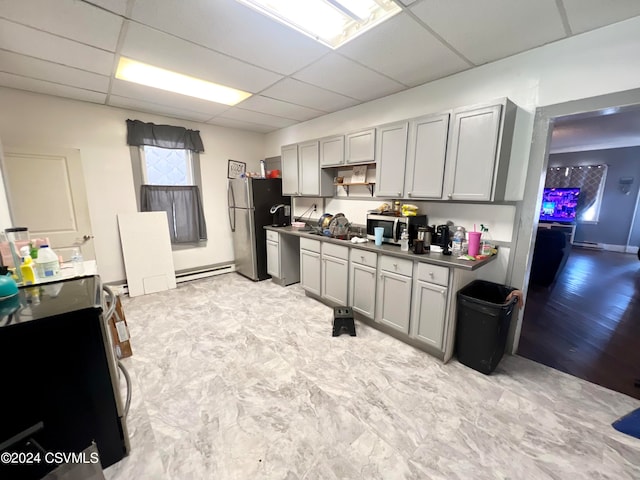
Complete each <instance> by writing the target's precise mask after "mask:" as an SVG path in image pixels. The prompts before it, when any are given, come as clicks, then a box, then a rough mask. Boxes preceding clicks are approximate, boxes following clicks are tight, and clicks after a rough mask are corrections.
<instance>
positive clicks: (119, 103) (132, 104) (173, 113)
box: [107, 95, 211, 122]
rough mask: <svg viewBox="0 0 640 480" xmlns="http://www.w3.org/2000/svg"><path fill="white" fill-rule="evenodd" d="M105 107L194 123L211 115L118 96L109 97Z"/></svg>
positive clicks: (203, 120) (202, 120) (205, 119)
mask: <svg viewBox="0 0 640 480" xmlns="http://www.w3.org/2000/svg"><path fill="white" fill-rule="evenodd" d="M107 105H110V106H112V107H119V108H126V109H128V110H137V111H139V112H148V113H156V114H158V115H165V116H167V117H174V118H182V119H185V120H191V121H196V122H205V121H207V120H208V119H209V118H211V115H209V114H207V113H200V112H193V111H191V110H183V109H180V108H176V107H168V106H166V105H159V104H157V103H151V102H145V101H143V100H139V99H137V98H127V97H121V96H119V95H110V96H109V100H108V102H107Z"/></svg>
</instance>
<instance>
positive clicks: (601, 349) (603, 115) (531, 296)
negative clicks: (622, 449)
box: [518, 105, 640, 399]
mask: <svg viewBox="0 0 640 480" xmlns="http://www.w3.org/2000/svg"><path fill="white" fill-rule="evenodd" d="M550 130H551V131H552V133H551V143H550V145H549V148H548V153H549V155H548V161H547V163H546V164H545V167H544V169H543V171H544V173H543V175H544V176H545V187H546V188H548V189H551V188H554V187H557V188H560V189H562V188H565V189H571V188H576V189H577V188H580V191H579V195H580V197H582V198H580V200H579V202H578V206H577V211H576V212H575V213H576V218H575V220H573V218H570V217H572V212H571V211H570V210H571V208H572V207H571V201H570V199H569V200H566V199H565V200H561V201H560V202H559V203H563V202H564V203H565V204H566V205H563V206H562V207H561V208H560V206H558V205H555V206H556V207H557V210H556V213H557V217H553V215H552V214H551V210H552V209H553V207H554V201H555V199H556V197H550V198H547V197H546V196H545V195H546V193H545V195H543V196H542V202H541V203H540V205H539V208H542V206H543V205H544V204H545V202H546V205H547V212H546V213H547V214H550V215H551V217H552V218H547V221H544V220H543V219H542V217H540V221H539V224H538V230H537V233H534V235H535V246H534V253H533V259H532V265H531V274H530V277H529V289H528V292H527V305H526V307H525V311H524V318H523V322H522V329H521V335H520V340H519V345H518V354H519V355H521V356H524V357H526V358H529V359H532V360H535V361H537V362H540V363H543V364H545V365H548V366H550V367H553V368H556V369H558V370H561V371H564V372H566V373H569V374H571V375H574V376H576V377H579V378H582V379H585V380H588V381H590V382H593V383H597V384H600V385H602V386H604V387H607V388H610V389H613V390H616V391H619V392H622V393H625V394H627V395H630V396H633V397H635V398H639V399H640V384H638V382H640V348H639V346H640V321H639V320H640V261H639V257H638V246H639V245H640V205H639V201H640V188H639V183H640V105H634V106H626V107H620V108H606V109H599V110H595V111H589V112H585V113H579V114H573V115H566V116H561V117H556V118H554V119H553V121H552V123H551V125H550ZM598 170H599V171H598ZM561 210H562V211H561ZM567 210H569V211H568V212H567ZM553 220H558V221H553ZM549 230H552V231H553V232H550V231H549Z"/></svg>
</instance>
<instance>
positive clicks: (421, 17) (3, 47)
mask: <svg viewBox="0 0 640 480" xmlns="http://www.w3.org/2000/svg"><path fill="white" fill-rule="evenodd" d="M398 3H399V4H400V5H401V7H402V12H401V13H400V14H398V15H396V16H395V17H393V18H392V19H391V20H390V21H388V22H386V23H384V24H382V25H380V26H378V27H377V28H374V29H372V30H370V31H369V32H366V33H364V34H363V35H361V36H359V37H357V38H356V39H355V40H353V41H351V42H350V43H347V44H346V45H344V46H342V47H341V48H339V49H337V50H331V49H329V48H327V47H325V46H323V45H321V44H319V43H316V42H315V41H313V40H312V39H310V38H308V37H306V36H304V35H302V34H300V33H298V32H296V31H293V30H290V29H288V28H286V27H284V26H282V25H280V24H279V23H276V22H275V21H273V20H272V19H269V18H267V17H264V16H262V15H260V14H259V13H257V12H255V11H254V10H252V9H250V8H247V7H245V6H244V5H241V4H240V3H237V2H236V1H234V0H181V1H178V0H84V1H83V0H55V1H53V0H0V86H5V87H9V88H15V89H20V90H27V91H33V92H38V93H43V94H48V95H55V96H59V97H66V98H72V99H76V100H81V101H86V102H92V103H98V104H104V105H111V106H115V107H122V108H126V109H132V110H137V111H141V112H149V113H157V114H161V115H166V116H169V117H174V118H179V119H186V120H193V121H198V122H205V123H210V124H215V125H222V126H229V127H233V128H240V129H244V130H249V131H255V132H270V131H272V130H276V129H279V128H283V127H287V126H289V125H293V124H295V123H298V122H302V121H305V120H309V119H311V118H314V117H318V116H321V115H325V114H327V113H330V112H333V111H336V110H341V109H343V108H347V107H350V106H353V105H357V104H359V103H362V102H366V101H369V100H373V99H376V98H380V97H384V96H386V95H389V94H392V93H396V92H400V91H402V90H406V89H408V88H411V87H415V86H417V85H421V84H423V83H426V82H429V81H432V80H435V79H437V78H442V77H445V76H448V75H451V74H454V73H457V72H461V71H463V70H467V69H470V68H473V67H475V66H477V65H481V64H484V63H487V62H492V61H495V60H498V59H500V58H504V57H508V56H510V55H514V54H517V53H520V52H523V51H525V50H529V49H532V48H535V47H538V46H541V45H544V44H547V43H550V42H554V41H557V40H561V39H563V38H567V37H570V36H572V35H577V34H580V33H583V32H585V31H588V30H592V29H595V28H599V27H602V26H605V25H608V24H611V23H615V22H618V21H622V20H625V19H627V18H631V17H634V16H637V15H640V2H639V1H637V0H614V1H606V2H605V1H601V0H535V1H524V0H519V1H513V0H483V1H478V0H458V1H442V0H413V1H412V0H400V1H399V2H398ZM120 55H123V56H127V57H129V58H133V59H135V60H139V61H142V62H145V63H149V64H152V65H155V66H158V67H162V68H166V69H170V70H174V71H178V72H180V73H183V74H186V75H191V76H194V77H199V78H202V79H205V80H210V81H213V82H217V83H222V84H225V85H228V86H231V87H235V88H238V89H241V90H246V91H249V92H251V93H252V94H253V96H252V97H250V98H249V99H247V100H245V101H244V102H241V103H239V104H238V105H236V106H234V107H228V106H224V105H220V104H215V103H211V102H208V101H205V100H198V99H195V98H191V97H184V96H181V95H177V94H172V93H168V92H164V91H161V90H156V89H153V88H149V87H142V86H139V85H135V84H131V83H127V82H125V81H122V80H117V79H115V78H114V73H115V68H116V66H117V62H118V59H119V57H120Z"/></svg>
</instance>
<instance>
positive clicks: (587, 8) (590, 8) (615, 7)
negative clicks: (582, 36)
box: [562, 0, 640, 34]
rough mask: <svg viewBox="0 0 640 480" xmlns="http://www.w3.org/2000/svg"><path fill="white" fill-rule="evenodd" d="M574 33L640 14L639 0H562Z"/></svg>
mask: <svg viewBox="0 0 640 480" xmlns="http://www.w3.org/2000/svg"><path fill="white" fill-rule="evenodd" d="M562 3H563V4H564V8H565V10H566V12H567V17H568V18H569V25H570V27H571V32H572V33H573V34H578V33H582V32H586V31H589V30H593V29H595V28H599V27H602V26H604V25H609V24H611V23H615V22H619V21H622V20H625V19H627V18H629V17H631V16H637V15H640V2H639V1H638V0H615V1H606V2H603V1H602V0H562Z"/></svg>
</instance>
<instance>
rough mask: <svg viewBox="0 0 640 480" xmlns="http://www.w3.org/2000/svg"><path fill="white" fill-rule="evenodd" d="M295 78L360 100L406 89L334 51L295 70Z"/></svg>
mask: <svg viewBox="0 0 640 480" xmlns="http://www.w3.org/2000/svg"><path fill="white" fill-rule="evenodd" d="M294 77H295V78H297V79H298V80H302V81H304V82H307V83H311V84H313V85H316V86H318V87H322V88H326V89H327V90H331V91H333V92H336V93H340V94H342V95H346V96H348V97H353V98H357V99H358V100H362V101H367V100H372V99H374V98H379V97H383V96H385V95H389V94H391V93H395V92H399V91H400V90H404V89H405V88H406V87H405V86H404V85H402V84H400V83H398V82H395V81H393V80H391V79H389V78H387V77H385V76H383V75H380V74H379V73H376V72H373V71H371V70H370V69H368V68H366V67H363V66H362V65H358V64H357V63H355V62H353V61H351V60H349V59H347V58H344V57H342V56H340V55H338V54H336V53H330V54H329V55H327V56H326V57H323V58H321V59H320V60H318V61H317V62H315V63H314V64H313V65H310V66H309V67H307V68H305V69H303V70H301V71H300V72H298V73H296V74H295V75H294Z"/></svg>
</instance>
